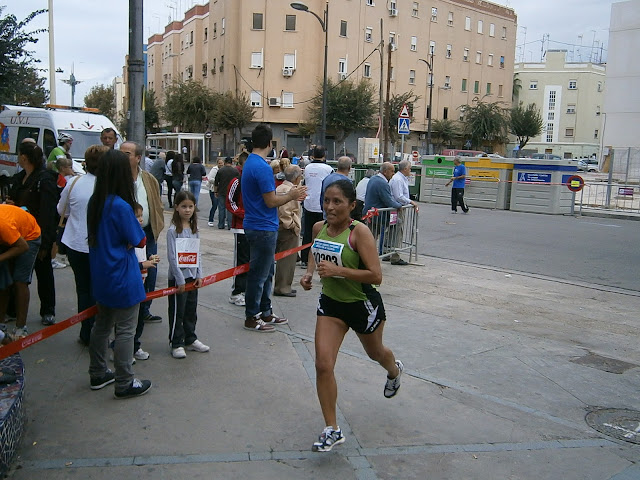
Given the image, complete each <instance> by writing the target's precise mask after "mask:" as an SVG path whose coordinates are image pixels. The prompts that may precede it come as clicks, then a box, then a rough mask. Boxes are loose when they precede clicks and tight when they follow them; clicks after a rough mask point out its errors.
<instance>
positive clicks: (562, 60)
mask: <svg viewBox="0 0 640 480" xmlns="http://www.w3.org/2000/svg"><path fill="white" fill-rule="evenodd" d="M566 53H567V52H566V50H548V51H547V52H546V56H545V61H544V62H542V63H526V62H523V63H517V64H516V65H515V69H514V71H515V73H516V74H517V77H518V78H519V79H520V82H521V86H522V88H521V90H520V94H519V96H518V101H521V102H522V103H523V104H524V105H528V104H529V103H535V104H536V105H537V107H538V108H539V109H540V112H541V114H542V119H543V121H544V123H545V128H544V130H543V132H542V134H541V135H540V136H539V137H536V138H533V139H531V140H530V141H529V143H528V144H527V145H526V147H525V149H526V150H536V151H537V152H538V153H553V154H555V155H560V156H561V157H563V158H578V157H584V156H591V155H594V154H598V152H599V144H600V137H601V135H602V120H603V118H604V116H603V115H602V113H603V112H604V90H605V66H604V65H598V64H593V63H588V62H579V63H571V62H567V61H566Z"/></svg>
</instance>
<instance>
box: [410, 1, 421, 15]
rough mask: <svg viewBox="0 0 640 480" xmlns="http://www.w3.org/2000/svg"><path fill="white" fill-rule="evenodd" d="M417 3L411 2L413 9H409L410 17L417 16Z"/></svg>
mask: <svg viewBox="0 0 640 480" xmlns="http://www.w3.org/2000/svg"><path fill="white" fill-rule="evenodd" d="M418 6H419V5H418V2H413V7H412V8H411V16H412V17H417V16H418Z"/></svg>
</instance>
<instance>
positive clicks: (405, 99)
mask: <svg viewBox="0 0 640 480" xmlns="http://www.w3.org/2000/svg"><path fill="white" fill-rule="evenodd" d="M419 99H420V97H419V96H417V95H414V94H413V90H410V91H408V92H405V93H401V94H400V95H395V94H394V95H392V96H391V98H390V99H389V141H390V142H391V143H393V144H394V145H395V144H396V143H397V142H398V139H399V137H400V135H398V115H400V109H401V108H402V106H403V105H404V104H405V103H406V104H407V107H409V117H410V119H411V120H413V104H414V103H416V102H417V101H418V100H419Z"/></svg>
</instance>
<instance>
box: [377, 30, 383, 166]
mask: <svg viewBox="0 0 640 480" xmlns="http://www.w3.org/2000/svg"><path fill="white" fill-rule="evenodd" d="M383 32H384V28H383V20H382V18H381V19H380V44H379V45H378V50H379V52H380V86H379V91H378V121H379V122H380V127H379V128H378V139H379V138H380V133H381V132H380V130H382V136H383V137H384V97H383V96H382V85H383V83H382V82H383V81H384V33H383ZM381 147H382V145H380V146H379V147H378V160H380V154H381V153H382V152H383V150H384V149H383V148H381Z"/></svg>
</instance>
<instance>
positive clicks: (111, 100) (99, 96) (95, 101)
mask: <svg viewBox="0 0 640 480" xmlns="http://www.w3.org/2000/svg"><path fill="white" fill-rule="evenodd" d="M84 104H85V105H86V106H87V107H90V108H97V109H98V110H100V113H102V114H103V115H104V116H105V117H107V118H108V119H110V120H113V119H115V117H116V115H115V114H116V100H115V96H114V94H113V87H110V86H109V87H108V86H106V85H94V86H93V87H91V90H89V93H87V94H86V95H85V97H84Z"/></svg>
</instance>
